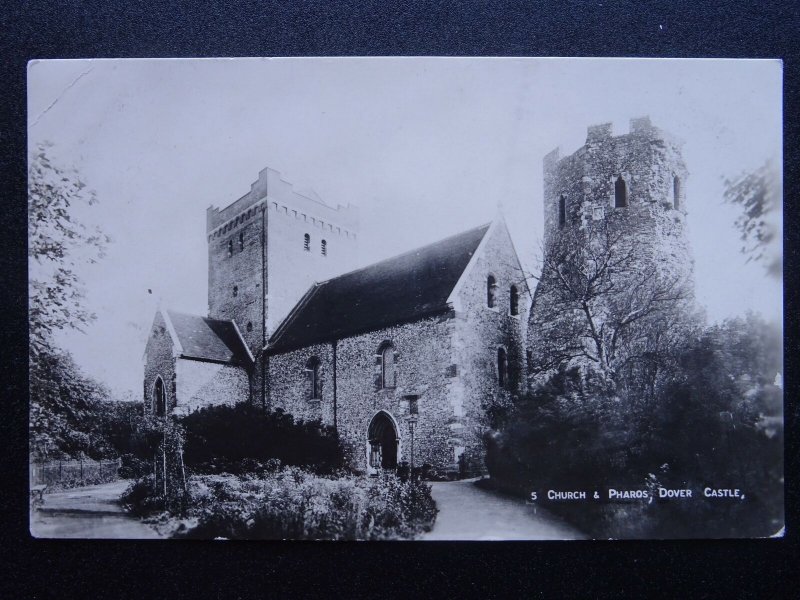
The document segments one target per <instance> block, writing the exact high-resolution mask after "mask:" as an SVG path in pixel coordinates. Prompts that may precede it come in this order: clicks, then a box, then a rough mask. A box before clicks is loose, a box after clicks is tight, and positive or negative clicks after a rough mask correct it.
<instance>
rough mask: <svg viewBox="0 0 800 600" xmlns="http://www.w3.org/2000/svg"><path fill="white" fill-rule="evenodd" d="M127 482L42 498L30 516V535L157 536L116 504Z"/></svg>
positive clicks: (51, 536) (125, 537) (147, 537)
mask: <svg viewBox="0 0 800 600" xmlns="http://www.w3.org/2000/svg"><path fill="white" fill-rule="evenodd" d="M128 483H129V482H128V481H124V480H122V481H114V482H112V483H105V484H103V485H92V486H87V487H81V488H75V489H72V490H67V491H64V492H54V493H52V494H45V495H44V504H43V505H42V506H41V507H39V508H38V509H37V510H35V511H33V512H32V513H31V521H30V530H31V535H32V536H34V537H37V538H117V539H120V538H121V539H150V538H157V537H159V535H158V533H157V532H156V531H155V530H154V529H153V528H152V527H149V526H147V525H145V524H144V523H142V522H141V521H139V520H138V519H136V518H135V517H133V516H131V515H129V514H128V513H127V512H126V511H125V509H124V508H122V506H120V504H119V497H120V495H121V494H122V492H124V491H125V488H126V487H128Z"/></svg>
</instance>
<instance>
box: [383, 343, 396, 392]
mask: <svg viewBox="0 0 800 600" xmlns="http://www.w3.org/2000/svg"><path fill="white" fill-rule="evenodd" d="M396 383H397V372H396V370H395V364H394V346H392V345H391V344H387V345H386V346H385V347H384V348H383V351H382V352H381V387H382V388H384V389H385V388H393V387H394V386H395V384H396Z"/></svg>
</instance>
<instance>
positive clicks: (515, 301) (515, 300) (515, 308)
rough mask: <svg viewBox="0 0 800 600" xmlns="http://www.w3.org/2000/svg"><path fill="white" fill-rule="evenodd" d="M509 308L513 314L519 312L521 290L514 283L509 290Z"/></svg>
mask: <svg viewBox="0 0 800 600" xmlns="http://www.w3.org/2000/svg"><path fill="white" fill-rule="evenodd" d="M509 309H510V312H511V314H512V315H518V314H519V292H517V286H515V285H512V286H511V289H510V290H509Z"/></svg>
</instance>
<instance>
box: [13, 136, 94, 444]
mask: <svg viewBox="0 0 800 600" xmlns="http://www.w3.org/2000/svg"><path fill="white" fill-rule="evenodd" d="M48 149H49V146H48V145H46V144H42V145H40V146H38V147H37V148H36V151H35V152H34V154H33V155H32V156H31V160H30V167H29V173H28V195H29V198H28V250H29V260H30V266H29V295H30V299H29V303H30V304H29V311H30V312H29V324H30V347H29V350H30V352H29V359H30V399H31V406H30V431H31V449H32V450H33V452H34V453H35V454H37V455H38V456H39V457H48V456H55V455H60V456H63V455H74V454H76V453H78V452H86V453H89V454H92V455H103V454H104V453H106V452H107V448H106V447H105V444H104V443H103V442H102V436H99V435H98V434H97V432H96V431H95V428H96V424H95V423H94V416H93V415H94V413H95V411H96V410H97V408H98V406H100V405H99V403H100V402H101V401H102V400H104V399H107V398H108V395H109V394H108V391H107V390H106V389H105V387H104V386H102V385H101V384H99V383H97V382H96V381H94V380H92V379H90V378H88V377H86V376H85V375H84V374H83V373H81V371H80V369H79V368H78V367H77V365H75V363H74V361H73V360H72V357H71V356H70V355H69V354H68V353H66V352H63V351H61V350H59V349H58V348H57V347H56V345H55V343H54V340H53V334H54V333H55V332H56V331H57V330H62V329H69V328H72V329H77V330H82V328H83V327H84V326H85V325H86V324H88V323H90V322H91V321H92V320H93V319H94V318H95V317H94V315H93V314H92V313H91V311H89V310H88V309H87V308H86V306H85V304H84V302H83V300H84V290H83V286H82V283H81V280H80V277H79V276H78V270H79V266H80V264H82V263H87V262H88V263H94V262H96V261H97V260H99V259H100V258H102V257H103V256H104V252H105V248H106V245H107V244H108V243H109V238H108V236H106V235H104V234H103V233H102V232H101V231H100V230H99V229H90V228H88V227H86V226H84V225H83V224H81V223H80V222H78V221H77V220H76V219H75V218H74V211H75V209H76V208H77V207H79V206H80V205H86V206H91V205H93V204H95V203H96V202H97V198H96V197H95V194H94V192H91V191H89V190H87V189H86V185H85V184H84V183H83V182H82V181H81V180H80V178H79V177H78V176H77V174H76V173H75V172H74V171H73V172H68V171H65V170H64V169H62V168H59V167H57V166H55V165H54V164H53V163H52V162H51V161H50V159H49V158H48V156H47V151H48Z"/></svg>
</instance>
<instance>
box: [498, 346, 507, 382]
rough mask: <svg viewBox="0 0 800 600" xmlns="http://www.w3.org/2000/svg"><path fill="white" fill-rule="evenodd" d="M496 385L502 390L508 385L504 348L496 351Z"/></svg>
mask: <svg viewBox="0 0 800 600" xmlns="http://www.w3.org/2000/svg"><path fill="white" fill-rule="evenodd" d="M497 385H499V386H500V387H501V388H502V389H505V388H506V386H507V385H508V358H507V357H506V351H505V349H504V348H498V349H497Z"/></svg>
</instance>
